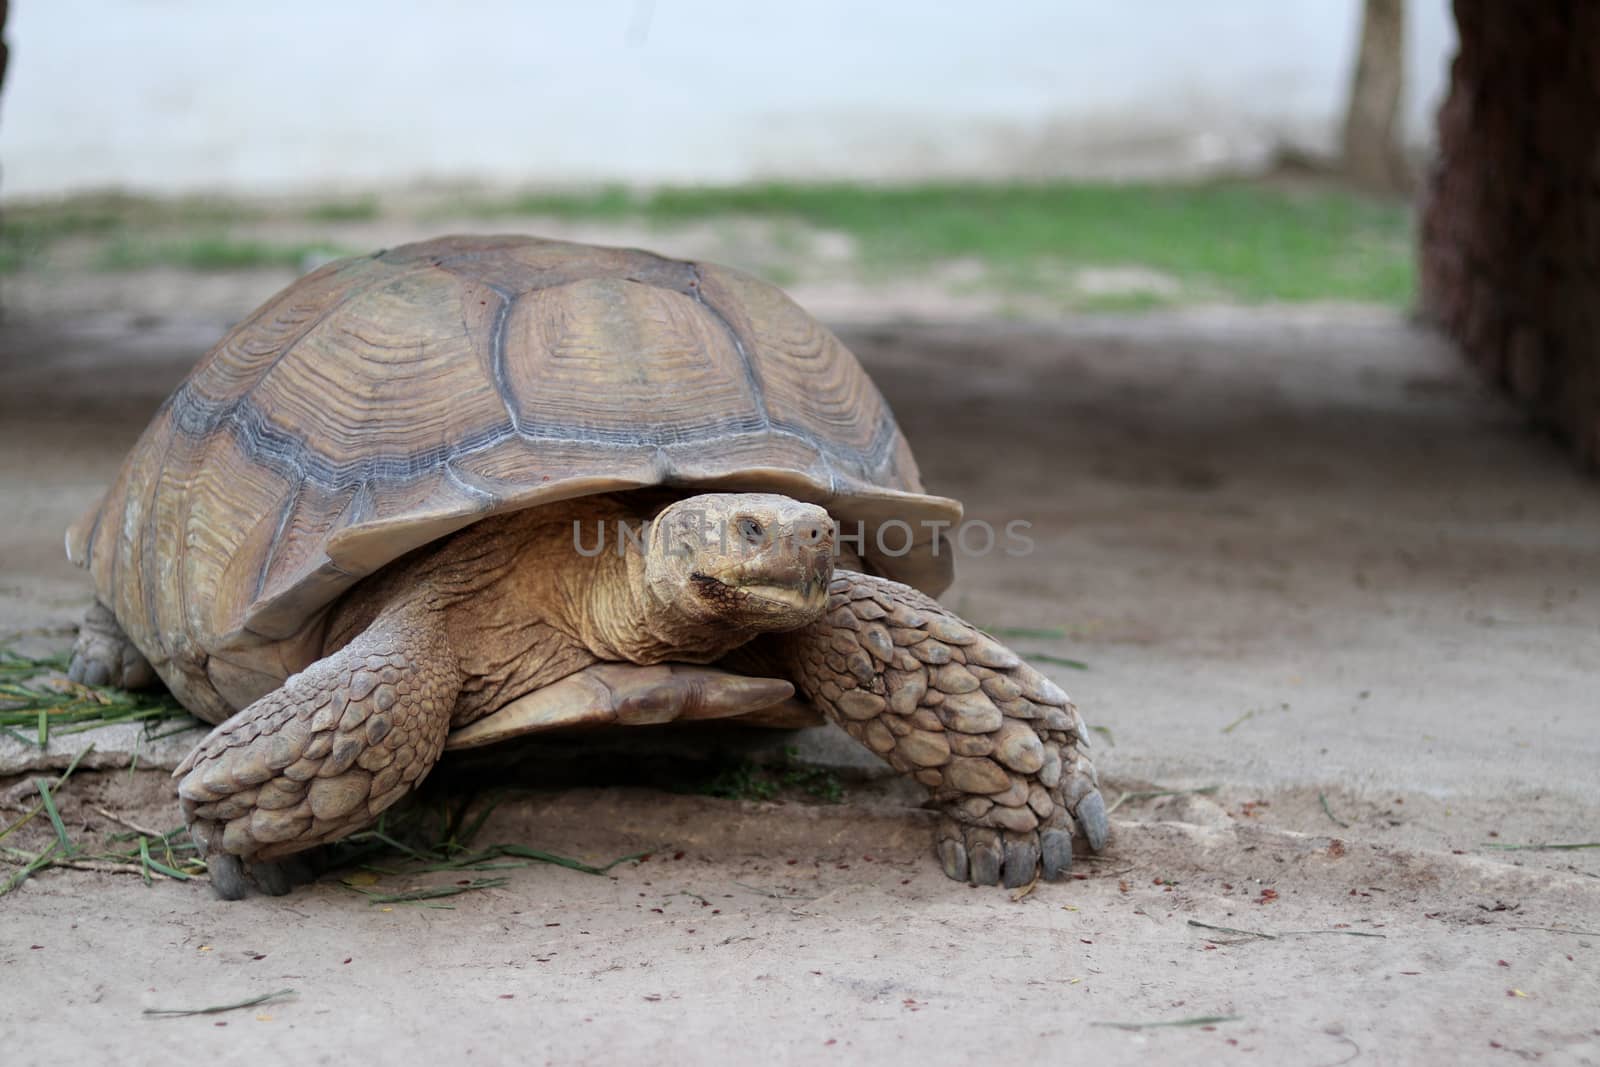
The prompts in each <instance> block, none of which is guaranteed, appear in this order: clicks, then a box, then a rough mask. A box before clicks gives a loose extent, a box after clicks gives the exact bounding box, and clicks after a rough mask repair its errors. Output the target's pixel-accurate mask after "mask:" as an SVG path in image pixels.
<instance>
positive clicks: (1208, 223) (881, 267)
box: [462, 182, 1415, 308]
mask: <svg viewBox="0 0 1600 1067" xmlns="http://www.w3.org/2000/svg"><path fill="white" fill-rule="evenodd" d="M462 206H463V207H464V208H465V209H467V210H469V211H471V212H472V213H475V214H480V215H527V216H542V217H550V218H560V219H569V220H570V219H601V220H618V219H626V218H641V219H645V220H648V221H650V222H653V223H657V224H661V225H671V224H677V223H687V222H699V221H705V220H711V219H723V218H727V217H730V216H743V217H753V218H764V219H774V220H788V221H797V222H801V223H804V224H806V225H808V226H811V227H815V228H819V229H827V230H835V231H840V232H843V233H847V234H849V235H850V236H852V237H853V238H855V240H856V242H857V247H858V249H859V253H860V256H861V259H862V261H863V265H864V266H865V267H867V268H869V269H872V270H876V271H882V272H886V273H898V272H904V271H906V270H908V269H916V268H919V267H923V266H926V265H928V264H930V263H935V262H938V261H941V260H953V259H961V258H974V259H977V260H979V261H981V262H982V263H983V264H984V265H985V266H986V267H987V268H989V269H990V270H991V271H993V272H994V273H995V274H996V275H997V278H998V280H999V281H1000V282H1001V283H1003V284H1006V285H1008V286H1019V287H1022V288H1025V289H1026V288H1032V287H1038V286H1040V285H1045V286H1048V285H1049V284H1050V282H1051V277H1050V275H1051V274H1052V273H1054V274H1059V273H1060V271H1061V270H1062V269H1069V270H1070V269H1073V268H1079V267H1106V266H1138V267H1144V268H1148V269H1151V270H1156V271H1160V272H1163V273H1166V274H1170V275H1172V276H1174V277H1176V278H1178V279H1180V280H1181V281H1182V282H1183V283H1185V286H1186V288H1189V289H1191V290H1193V291H1195V292H1197V293H1207V294H1210V295H1212V296H1214V297H1220V298H1223V299H1232V300H1239V301H1246V302H1265V301H1275V300H1285V301H1296V300H1351V301H1374V302H1379V303H1386V304H1405V303H1407V302H1409V301H1410V299H1411V297H1412V293H1413V291H1414V285H1415V281H1414V271H1413V267H1412V252H1411V233H1410V229H1411V222H1410V212H1409V209H1408V208H1407V207H1406V206H1405V205H1404V204H1400V203H1396V202H1392V201H1383V200H1373V199H1370V198H1367V197H1364V196H1361V195H1359V194H1356V193H1352V192H1346V191H1340V190H1334V189H1290V188H1283V187H1278V186H1269V185H1264V184H1260V183H1250V182H1217V183H1210V184H1203V185H1111V184H1085V183H1069V182H1049V183H1027V184H1021V183H1017V184H975V183H925V184H912V185H858V184H792V183H768V184H758V185H743V186H730V187H706V188H689V187H683V188H664V189H659V190H656V191H653V192H632V191H629V190H627V189H624V188H621V187H604V188H600V189H595V190H591V191H586V192H576V193H567V194H560V193H538V194H527V195H523V196H517V197H512V198H508V199H505V200H500V201H478V202H475V203H471V204H466V205H462ZM1090 299H1091V301H1095V302H1097V303H1099V304H1102V305H1104V306H1107V307H1109V308H1121V307H1130V308H1140V307H1147V306H1151V305H1152V304H1153V303H1157V302H1162V301H1161V298H1160V297H1159V296H1147V295H1144V294H1138V293H1135V294H1129V295H1126V296H1123V295H1120V294H1112V295H1109V296H1105V297H1091V298H1090Z"/></svg>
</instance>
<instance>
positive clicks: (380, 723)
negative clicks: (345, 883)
mask: <svg viewBox="0 0 1600 1067" xmlns="http://www.w3.org/2000/svg"><path fill="white" fill-rule="evenodd" d="M460 685H461V681H460V676H459V674H458V673H457V670H456V665H455V657H454V656H453V655H452V654H451V652H450V649H449V647H448V644H447V643H446V641H445V638H444V635H443V632H442V628H441V627H440V626H439V625H438V620H437V618H436V617H434V616H433V615H432V613H430V612H428V611H426V610H425V609H402V610H401V611H398V612H396V613H394V614H387V615H384V616H381V617H380V618H379V619H378V620H377V621H376V622H374V623H373V624H372V626H371V627H369V628H368V629H367V630H366V631H365V632H364V633H362V634H361V635H360V636H359V637H357V638H356V639H355V640H353V641H351V642H350V643H349V644H348V645H346V646H345V647H344V648H342V649H340V650H339V651H338V652H335V653H333V654H332V655H329V656H326V657H324V658H323V659H320V660H318V661H317V662H316V663H313V664H312V665H311V666H309V667H307V668H306V669H305V670H304V671H302V672H300V673H299V674H296V675H293V676H292V677H290V678H289V679H288V680H287V681H285V682H284V684H283V685H282V686H281V687H280V688H278V689H276V690H274V691H273V692H271V693H268V694H267V695H266V696H264V697H262V698H261V699H260V700H257V701H256V702H255V703H254V704H251V705H250V706H249V707H247V708H245V709H244V710H242V711H240V712H239V713H238V714H237V715H235V716H233V718H231V719H229V720H228V721H226V722H224V723H222V724H221V725H220V726H218V727H217V728H216V729H215V730H213V731H211V733H210V734H209V735H208V736H207V737H206V738H205V740H203V741H201V742H200V744H199V745H198V746H196V747H195V750H194V751H193V752H191V753H190V754H189V756H188V757H187V758H186V759H185V760H184V761H183V763H182V764H180V765H179V767H178V769H177V771H175V772H174V777H177V778H180V779H181V781H180V782H179V783H178V796H179V798H180V799H181V800H182V803H183V812H184V817H185V819H186V820H187V822H188V823H189V828H190V832H191V834H192V835H193V836H194V838H195V840H196V841H197V842H198V843H199V844H200V845H201V847H202V848H203V849H204V851H205V854H206V857H207V861H208V862H210V863H212V864H213V865H214V867H215V870H214V878H213V881H214V884H215V887H216V889H217V892H218V894H219V895H221V896H223V897H224V898H227V899H234V898H236V897H237V896H239V895H242V893H243V892H244V889H245V881H244V877H243V872H244V869H245V865H247V864H257V865H258V864H262V863H267V862H271V861H276V860H281V859H283V858H285V857H288V856H291V855H293V854H294V853H297V852H300V851H302V850H304V849H308V848H311V847H313V846H315V845H320V844H325V843H328V842H330V841H336V840H338V839H339V838H341V837H344V836H346V835H348V834H350V833H353V832H354V831H356V830H358V829H360V828H361V827H363V826H365V825H367V824H368V823H371V822H372V821H373V820H374V819H376V818H377V816H378V815H379V814H380V813H381V812H382V811H383V810H384V809H385V808H387V807H389V805H391V804H393V803H394V802H395V801H396V800H399V799H400V797H401V796H403V795H404V794H405V793H407V792H408V791H409V790H411V788H412V787H414V786H415V785H416V784H417V783H418V782H420V781H421V780H422V778H423V776H424V775H426V774H427V773H428V771H429V770H430V769H431V768H432V767H433V764H434V763H435V761H437V760H438V758H439V753H440V752H441V751H443V749H444V740H445V735H446V733H448V731H449V729H450V715H451V712H452V711H453V709H454V708H455V703H456V697H457V695H458V693H459V690H460ZM289 880H290V879H289V878H288V877H287V876H285V875H284V873H283V872H281V871H279V870H276V869H274V868H271V867H267V868H262V869H260V870H259V871H258V873H257V877H256V882H257V884H258V885H260V886H261V888H262V889H264V890H266V891H268V892H273V893H277V892H282V891H284V890H286V889H287V887H288V883H289Z"/></svg>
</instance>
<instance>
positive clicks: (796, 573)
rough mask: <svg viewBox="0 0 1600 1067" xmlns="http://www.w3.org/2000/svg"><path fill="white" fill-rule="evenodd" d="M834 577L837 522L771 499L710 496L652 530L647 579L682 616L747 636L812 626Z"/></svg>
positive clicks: (676, 507)
mask: <svg viewBox="0 0 1600 1067" xmlns="http://www.w3.org/2000/svg"><path fill="white" fill-rule="evenodd" d="M832 575H833V519H832V518H830V517H829V515H828V513H827V511H825V510H824V509H822V508H820V507H817V506H816V505H815V504H802V503H801V502H800V501H798V500H791V499H790V498H788V497H786V496H778V495H776V494H773V493H706V494H702V495H700V496H692V497H688V498H686V499H684V500H680V501H678V502H676V503H674V504H672V505H670V506H668V507H667V508H666V509H665V510H663V511H662V512H661V513H660V514H658V515H657V516H656V517H655V519H654V520H653V521H652V522H651V524H650V539H649V543H648V545H647V547H646V551H645V580H646V582H647V583H648V585H649V587H650V592H651V594H652V595H653V596H654V597H655V599H656V600H658V601H660V602H661V603H662V604H665V605H668V606H670V607H671V608H672V609H674V610H675V611H676V612H677V613H681V614H682V615H685V616H687V617H689V618H691V619H694V620H696V621H699V622H705V623H728V624H733V625H737V626H740V627H743V628H745V629H749V630H756V631H768V630H793V629H795V628H797V627H800V626H804V625H806V624H807V623H810V622H814V621H815V620H816V619H817V618H818V617H819V616H821V614H822V609H823V608H824V607H825V606H826V605H827V602H828V580H829V578H831V577H832Z"/></svg>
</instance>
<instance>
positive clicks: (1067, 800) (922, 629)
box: [794, 571, 1109, 888]
mask: <svg viewBox="0 0 1600 1067" xmlns="http://www.w3.org/2000/svg"><path fill="white" fill-rule="evenodd" d="M830 594H831V596H830V600H829V604H828V612H827V614H826V615H825V616H824V617H823V619H822V620H820V621H819V622H817V623H815V624H814V625H813V626H811V627H809V628H807V629H806V630H804V631H801V633H800V635H799V638H798V639H799V642H800V643H799V645H798V647H797V648H796V650H795V657H794V658H795V662H796V673H797V675H798V677H799V678H800V680H801V688H803V689H804V690H805V691H806V693H807V695H809V696H810V697H811V698H812V700H814V701H815V702H816V703H817V704H818V705H819V706H821V707H822V708H823V709H824V710H825V711H826V712H827V713H828V715H829V717H830V718H832V719H833V720H834V721H835V722H837V723H838V724H839V725H840V726H842V727H844V729H845V731H846V732H847V733H849V734H850V735H851V736H852V737H854V738H856V739H857V740H858V741H860V742H861V743H862V744H864V745H866V746H867V747H868V748H870V749H871V750H872V751H873V752H875V753H877V755H878V756H880V757H881V758H882V759H884V760H885V761H887V762H888V763H889V765H890V766H892V767H894V768H895V769H896V770H898V771H901V772H903V773H905V774H909V775H911V776H913V777H915V778H916V780H917V781H919V782H921V783H922V784H923V785H925V786H927V787H928V792H929V794H930V803H931V804H932V806H934V807H937V808H939V809H940V810H941V811H943V812H944V815H945V818H944V819H943V820H941V823H940V828H939V832H938V835H937V845H936V851H937V854H938V857H939V862H940V866H941V867H943V868H944V871H945V873H946V874H948V875H949V876H950V877H951V878H954V879H957V880H959V881H966V882H972V883H974V884H977V885H1005V886H1009V887H1013V888H1014V887H1017V886H1021V885H1026V884H1027V883H1029V882H1031V881H1032V880H1033V879H1034V878H1035V877H1043V878H1045V879H1046V880H1050V881H1054V880H1058V879H1061V878H1064V877H1066V876H1067V875H1068V874H1069V873H1070V872H1071V869H1072V850H1073V843H1074V840H1075V839H1076V840H1081V842H1082V843H1083V845H1085V846H1086V847H1087V848H1088V849H1089V850H1090V851H1093V852H1098V851H1100V850H1101V849H1102V848H1104V847H1105V844H1106V839H1107V837H1108V836H1109V822H1108V820H1107V818H1106V806H1105V802H1104V801H1103V800H1102V799H1101V796H1100V790H1099V787H1098V785H1097V783H1096V780H1095V769H1094V765H1093V764H1092V763H1090V762H1089V759H1088V757H1087V755H1086V754H1085V752H1086V750H1087V747H1088V733H1089V731H1088V728H1087V727H1086V726H1085V725H1084V723H1083V719H1082V717H1081V716H1080V715H1079V714H1078V709H1077V708H1076V707H1075V706H1074V705H1073V703H1072V701H1071V700H1069V699H1068V698H1067V695H1066V694H1065V693H1063V692H1062V691H1061V689H1060V687H1058V686H1057V685H1056V684H1055V683H1054V682H1052V681H1050V679H1048V678H1046V677H1045V676H1044V675H1042V674H1040V673H1039V672H1038V671H1036V670H1034V669H1033V668H1032V667H1029V666H1028V665H1027V664H1026V663H1023V662H1022V659H1021V657H1019V656H1018V655H1017V654H1016V653H1015V652H1012V651H1011V650H1010V649H1008V648H1006V647H1005V646H1003V645H1001V644H1000V643H999V642H997V641H995V640H994V639H993V638H991V637H990V636H988V635H987V634H985V633H983V632H982V631H980V630H978V629H977V628H976V627H973V626H971V625H969V624H968V623H966V622H964V621H963V620H961V619H960V618H958V617H956V616H955V615H953V614H951V613H950V612H948V611H946V610H945V609H944V608H943V607H941V606H940V605H939V604H938V603H937V602H935V601H933V600H931V599H929V598H928V597H926V596H923V595H922V594H921V593H918V592H916V591H915V590H913V589H910V588H908V587H906V586H903V585H899V584H897V583H894V582H890V581H887V580H885V579H883V578H876V577H871V576H867V575H862V574H856V573H853V572H850V571H840V572H838V573H837V574H836V575H835V577H834V581H833V585H832V587H831V588H830Z"/></svg>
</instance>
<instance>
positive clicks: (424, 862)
mask: <svg viewBox="0 0 1600 1067" xmlns="http://www.w3.org/2000/svg"><path fill="white" fill-rule="evenodd" d="M475 802H476V798H474V797H466V798H464V799H460V800H454V801H452V799H451V798H448V797H445V798H442V799H440V800H438V801H436V802H433V803H428V802H425V801H424V800H423V799H421V798H419V799H418V800H417V801H415V802H414V803H412V804H409V805H406V806H403V807H402V808H400V809H398V810H393V809H391V811H387V812H384V814H383V815H382V816H380V817H379V819H378V824H377V825H376V826H374V827H373V828H372V829H371V830H365V831H362V832H361V833H357V834H352V835H350V836H349V837H347V838H345V839H344V840H343V841H340V842H338V843H337V844H335V845H333V846H331V848H330V850H329V853H328V856H327V859H328V862H329V865H330V867H354V868H355V870H354V871H353V872H352V873H350V874H347V875H344V876H343V877H342V878H341V884H343V885H344V887H345V888H346V889H349V890H352V891H354V892H357V893H361V894H363V895H364V896H366V897H367V902H368V903H370V904H382V905H394V904H417V905H419V906H421V907H425V908H442V909H447V910H448V909H450V908H452V907H454V905H451V904H436V903H433V902H434V901H437V900H439V899H441V898H443V897H453V896H459V895H460V894H462V893H471V892H475V891H477V890H480V889H494V888H497V887H499V886H503V885H505V884H506V882H507V881H508V879H507V878H505V877H502V876H491V877H487V878H460V879H457V880H455V881H453V882H446V883H439V884H430V885H415V884H413V885H409V886H407V887H406V888H404V889H398V890H396V889H388V888H382V887H378V886H377V885H376V883H377V881H378V880H379V879H380V878H382V877H398V878H404V879H407V880H414V879H416V878H417V877H419V876H422V875H427V874H440V873H444V874H465V873H469V872H470V873H473V874H482V873H484V872H487V871H500V870H508V869H512V868H517V867H527V866H530V865H532V864H535V863H548V864H552V865H554V866H557V867H565V868H567V869H568V870H571V871H577V872H579V873H580V874H593V875H604V874H606V873H607V872H609V871H610V870H611V869H612V868H613V867H615V866H617V865H618V864H621V863H627V862H628V861H630V860H636V859H639V858H640V857H641V856H644V855H647V854H648V853H644V852H640V853H635V854H634V855H631V856H619V857H618V858H616V859H614V860H612V861H610V862H609V863H605V864H601V865H598V866H596V865H593V864H588V863H584V862H583V861H582V860H578V859H573V858H572V857H570V856H562V855H558V854H556V853H554V852H547V851H545V850H544V849H539V848H533V847H531V846H529V845H523V844H518V843H515V842H509V843H500V844H492V845H487V846H483V847H476V846H474V845H473V843H472V842H473V840H474V839H475V838H476V837H477V835H478V832H479V831H480V830H481V829H482V828H483V824H484V822H485V821H487V820H488V818H489V816H490V814H491V813H492V812H493V811H494V808H495V804H496V803H498V800H497V799H495V798H492V797H491V798H489V799H488V800H486V801H485V802H484V803H483V804H481V805H478V806H477V808H478V810H477V811H476V813H474V814H472V815H471V818H470V819H469V817H468V815H469V812H471V810H472V808H473V807H474V806H475ZM396 859H398V862H395V860H396Z"/></svg>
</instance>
